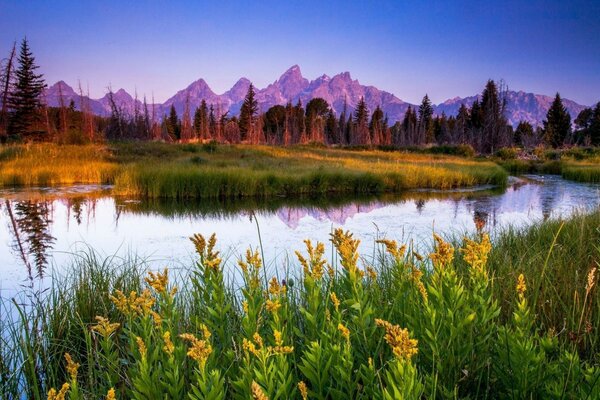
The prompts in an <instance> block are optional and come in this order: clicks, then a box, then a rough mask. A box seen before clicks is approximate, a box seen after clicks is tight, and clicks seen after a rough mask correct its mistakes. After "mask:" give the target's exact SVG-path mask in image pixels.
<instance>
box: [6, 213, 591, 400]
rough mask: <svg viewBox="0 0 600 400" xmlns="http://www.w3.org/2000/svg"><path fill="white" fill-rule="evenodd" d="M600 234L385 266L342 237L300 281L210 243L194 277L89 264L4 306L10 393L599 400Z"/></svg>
mask: <svg viewBox="0 0 600 400" xmlns="http://www.w3.org/2000/svg"><path fill="white" fill-rule="evenodd" d="M599 222H600V214H599V213H595V214H592V215H590V216H576V217H574V218H573V219H571V220H569V221H566V222H560V221H559V222H551V223H543V224H541V225H540V226H538V227H534V228H531V229H529V230H525V231H508V232H507V233H505V234H503V235H501V236H500V237H499V238H497V240H495V243H496V244H495V246H494V247H493V248H492V244H491V243H490V240H489V237H488V236H487V234H485V233H483V232H481V233H479V234H477V235H476V236H475V237H473V238H471V239H467V238H465V239H463V240H461V241H460V243H456V245H452V244H450V243H448V242H446V241H444V240H443V239H442V238H440V237H439V236H435V238H434V246H433V251H432V252H431V254H428V255H419V254H417V253H415V252H413V251H411V250H410V249H408V248H406V247H405V246H399V245H398V244H397V243H396V242H394V241H391V240H381V241H379V242H378V243H377V246H378V249H379V250H380V251H379V252H378V256H376V257H375V258H374V259H363V258H362V257H361V256H360V254H359V253H358V250H357V249H358V240H357V239H356V238H355V237H354V236H353V235H352V234H351V233H349V232H345V231H342V230H336V231H334V232H333V234H332V235H331V243H330V244H328V245H325V244H322V243H311V242H310V241H306V242H305V246H304V249H303V250H302V251H299V252H297V253H296V257H297V268H296V269H291V270H290V271H297V272H295V273H287V274H286V273H285V272H283V271H282V268H276V271H275V273H274V274H271V273H270V272H269V271H267V269H266V268H265V266H264V265H263V261H262V259H261V257H260V254H259V252H258V251H256V250H252V249H249V250H248V251H247V253H246V254H245V256H244V257H243V258H242V259H241V260H240V261H239V262H238V264H237V266H230V267H231V268H234V269H233V270H231V269H228V268H226V266H225V265H224V263H223V261H222V260H221V258H220V255H219V252H218V251H217V247H218V246H217V243H216V238H215V237H214V236H211V237H210V238H205V237H203V236H201V235H195V236H194V237H193V238H192V243H193V246H194V247H195V249H196V253H197V264H196V265H194V266H193V267H191V269H190V271H187V273H189V277H190V279H176V275H175V274H174V272H173V271H168V270H166V269H165V270H164V271H160V272H151V273H147V274H146V273H145V272H144V271H143V266H141V265H138V264H136V263H130V264H124V265H115V260H114V259H113V261H112V262H101V261H100V260H98V259H96V258H95V257H94V256H93V254H91V255H87V257H85V256H82V257H80V258H78V262H77V265H75V266H74V268H72V269H70V270H69V271H70V272H68V274H67V276H66V277H64V278H55V282H54V285H53V286H52V288H51V289H50V290H49V291H48V292H46V293H45V294H44V295H43V298H40V299H39V301H37V302H33V303H31V304H29V305H17V304H19V303H18V302H17V303H8V302H6V301H5V303H4V308H5V309H6V308H8V307H13V311H15V310H18V312H13V313H11V314H8V315H15V319H13V320H12V321H9V320H6V319H5V320H4V322H3V325H2V338H3V343H2V345H3V346H2V349H1V350H2V351H1V355H2V358H1V362H2V371H3V373H2V374H0V379H1V380H2V381H1V383H2V386H1V388H2V396H3V398H14V397H19V396H25V397H27V398H35V399H43V398H50V399H61V398H69V399H83V398H94V399H96V398H103V397H105V398H109V399H111V398H118V399H125V398H135V399H164V398H186V397H187V398H192V399H204V398H210V399H220V398H239V399H248V398H253V399H289V398H297V399H325V398H364V399H384V398H385V399H398V398H408V399H411V398H412V399H419V398H423V397H425V398H456V397H458V398H465V397H469V398H589V399H592V398H598V397H599V396H600V366H599V362H600V360H599V359H598V354H599V353H598V350H599V342H598V338H599V333H598V330H597V327H598V326H600V308H599V303H598V300H599V298H598V288H597V283H598V272H597V261H598V258H599V257H598V249H597V248H596V247H595V246H596V244H597V243H598V240H597V239H598V236H599V235H600V233H599V232H598V230H597V227H598V226H599ZM584 238H585V240H583V239H584ZM329 246H331V249H332V250H333V254H332V256H331V257H330V258H329V259H328V258H326V257H325V254H326V253H327V252H328V247H329ZM233 273H235V274H239V276H240V277H241V278H240V279H241V280H240V282H241V283H238V284H234V283H228V282H233V281H232V280H231V276H232V275H231V274H233ZM186 282H187V283H186ZM61 396H63V397H61Z"/></svg>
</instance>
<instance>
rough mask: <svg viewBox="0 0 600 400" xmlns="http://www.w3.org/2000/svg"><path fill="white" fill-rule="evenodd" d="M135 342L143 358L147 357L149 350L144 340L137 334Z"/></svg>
mask: <svg viewBox="0 0 600 400" xmlns="http://www.w3.org/2000/svg"><path fill="white" fill-rule="evenodd" d="M135 342H136V343H137V346H138V350H139V352H140V355H141V356H142V358H146V353H147V352H148V349H147V348H146V343H144V340H143V339H142V338H141V337H139V336H136V337H135Z"/></svg>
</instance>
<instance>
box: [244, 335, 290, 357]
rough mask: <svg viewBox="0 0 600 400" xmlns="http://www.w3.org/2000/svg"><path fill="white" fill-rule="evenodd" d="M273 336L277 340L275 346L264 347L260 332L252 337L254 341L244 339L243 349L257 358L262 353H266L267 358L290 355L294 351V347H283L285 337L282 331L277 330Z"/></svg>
mask: <svg viewBox="0 0 600 400" xmlns="http://www.w3.org/2000/svg"><path fill="white" fill-rule="evenodd" d="M273 336H274V339H275V346H267V347H264V341H263V338H262V337H261V336H260V334H259V333H258V332H256V333H255V334H254V335H253V336H252V341H250V340H248V339H246V338H244V340H243V341H242V348H243V349H244V351H246V352H247V353H251V354H253V355H255V356H257V357H258V356H259V355H260V354H261V351H263V350H264V351H265V354H266V356H267V357H269V356H272V355H278V354H289V353H291V352H293V351H294V348H293V347H292V346H284V345H283V336H282V334H281V332H280V331H278V330H275V331H274V332H273Z"/></svg>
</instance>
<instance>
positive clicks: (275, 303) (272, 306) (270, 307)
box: [265, 299, 281, 313]
mask: <svg viewBox="0 0 600 400" xmlns="http://www.w3.org/2000/svg"><path fill="white" fill-rule="evenodd" d="M265 307H266V309H267V311H268V312H270V313H276V312H277V310H279V309H280V308H281V303H280V302H279V300H271V299H269V300H267V301H266V303H265Z"/></svg>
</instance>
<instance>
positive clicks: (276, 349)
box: [267, 346, 294, 354]
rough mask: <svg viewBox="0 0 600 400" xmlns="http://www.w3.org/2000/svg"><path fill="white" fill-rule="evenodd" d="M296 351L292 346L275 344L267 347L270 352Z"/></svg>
mask: <svg viewBox="0 0 600 400" xmlns="http://www.w3.org/2000/svg"><path fill="white" fill-rule="evenodd" d="M293 351H294V348H293V347H292V346H275V347H269V348H267V353H269V354H290V353H291V352H293Z"/></svg>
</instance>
